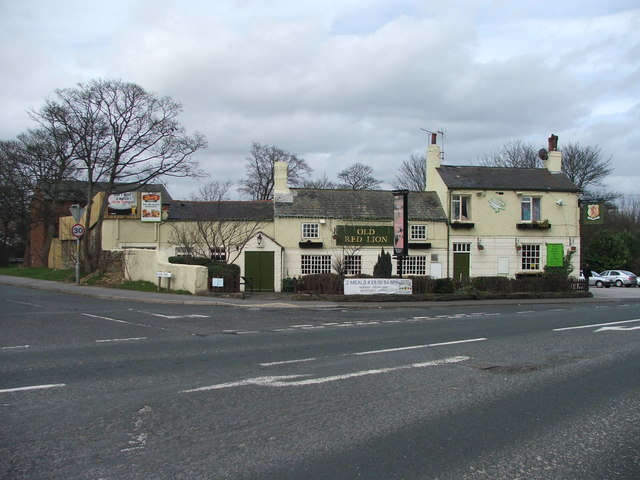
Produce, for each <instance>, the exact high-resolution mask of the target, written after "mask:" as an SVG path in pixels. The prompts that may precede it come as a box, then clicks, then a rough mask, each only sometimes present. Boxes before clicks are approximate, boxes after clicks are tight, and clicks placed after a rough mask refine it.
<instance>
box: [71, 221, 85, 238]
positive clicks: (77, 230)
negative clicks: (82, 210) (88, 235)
mask: <svg viewBox="0 0 640 480" xmlns="http://www.w3.org/2000/svg"><path fill="white" fill-rule="evenodd" d="M71 235H73V236H74V237H76V238H80V237H82V236H83V235H84V227H83V226H82V225H80V224H79V223H76V224H75V225H74V226H73V227H71Z"/></svg>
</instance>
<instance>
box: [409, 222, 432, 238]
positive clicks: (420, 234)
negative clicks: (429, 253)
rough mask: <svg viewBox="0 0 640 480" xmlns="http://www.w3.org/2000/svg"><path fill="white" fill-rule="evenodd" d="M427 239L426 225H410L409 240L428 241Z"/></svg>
mask: <svg viewBox="0 0 640 480" xmlns="http://www.w3.org/2000/svg"><path fill="white" fill-rule="evenodd" d="M427 238H428V237H427V226H426V225H409V240H426V239H427Z"/></svg>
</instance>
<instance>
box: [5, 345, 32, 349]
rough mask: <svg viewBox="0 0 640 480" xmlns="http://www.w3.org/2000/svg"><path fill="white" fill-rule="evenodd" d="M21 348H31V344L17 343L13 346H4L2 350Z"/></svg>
mask: <svg viewBox="0 0 640 480" xmlns="http://www.w3.org/2000/svg"><path fill="white" fill-rule="evenodd" d="M20 348H31V345H15V346H13V347H2V348H0V350H18V349H20Z"/></svg>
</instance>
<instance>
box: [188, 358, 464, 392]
mask: <svg viewBox="0 0 640 480" xmlns="http://www.w3.org/2000/svg"><path fill="white" fill-rule="evenodd" d="M469 358H470V357H465V356H458V357H449V358H443V359H441V360H432V361H429V362H421V363H411V364H409V365H401V366H399V367H389V368H377V369H373V370H361V371H359V372H352V373H346V374H343V375H331V376H328V377H320V378H308V377H310V375H277V376H267V377H255V378H247V379H245V380H239V381H237V382H228V383H219V384H216V385H208V386H206V387H199V388H192V389H189V390H182V391H181V392H180V393H194V392H206V391H209V390H221V389H223V388H234V387H241V386H245V385H257V386H262V387H301V386H307V385H320V384H323V383H329V382H336V381H339V380H347V379H351V378H358V377H364V376H369V375H380V374H382V373H389V372H397V371H400V370H409V369H414V368H425V367H435V366H438V365H446V364H450V363H458V362H464V361H466V360H469ZM305 377H307V378H305ZM301 378H304V380H296V379H301Z"/></svg>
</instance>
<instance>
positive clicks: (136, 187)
mask: <svg viewBox="0 0 640 480" xmlns="http://www.w3.org/2000/svg"><path fill="white" fill-rule="evenodd" d="M39 187H43V190H42V191H43V196H44V198H45V199H47V200H51V195H50V193H49V192H48V191H46V188H44V186H43V185H40V186H39ZM105 188H106V184H105V183H97V184H96V185H95V192H94V195H95V194H96V193H98V192H100V191H103V190H105ZM122 192H160V193H161V194H162V203H169V202H170V201H171V200H172V198H171V195H169V192H168V191H167V189H166V188H165V186H164V185H162V184H160V183H158V184H149V185H140V184H139V183H136V184H131V183H126V184H120V183H117V184H116V185H114V187H113V193H122ZM86 199H87V182H84V181H81V180H67V181H65V182H62V184H61V186H60V200H61V201H63V202H79V203H84V202H85V201H86Z"/></svg>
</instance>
